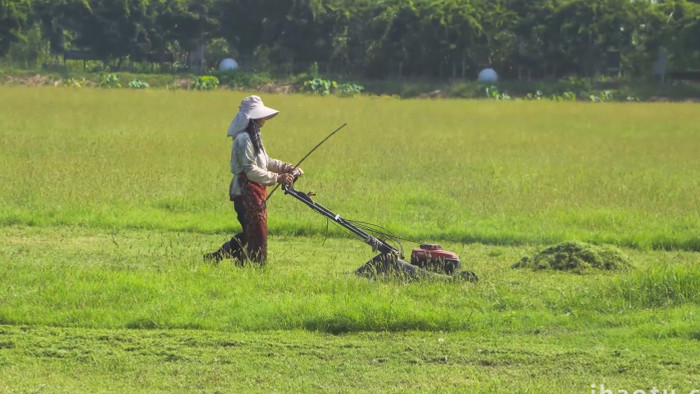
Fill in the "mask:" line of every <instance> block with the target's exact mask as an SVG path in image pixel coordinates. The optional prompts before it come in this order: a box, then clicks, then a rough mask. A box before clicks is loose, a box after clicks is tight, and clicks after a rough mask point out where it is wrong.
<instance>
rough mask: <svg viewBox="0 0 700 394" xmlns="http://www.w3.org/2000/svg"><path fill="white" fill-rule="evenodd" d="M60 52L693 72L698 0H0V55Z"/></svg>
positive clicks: (369, 69) (419, 67) (364, 68)
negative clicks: (659, 61) (657, 64)
mask: <svg viewBox="0 0 700 394" xmlns="http://www.w3.org/2000/svg"><path fill="white" fill-rule="evenodd" d="M13 43H14V44H13ZM13 46H14V47H21V46H24V48H23V50H20V49H15V50H14V51H13ZM28 46H29V48H27V47H28ZM66 49H81V50H84V51H87V52H89V53H90V56H93V57H94V58H95V59H100V60H102V61H104V62H105V63H106V64H108V65H109V66H110V67H114V68H118V67H121V66H123V64H124V62H139V61H146V60H148V59H150V60H152V61H154V60H155V59H157V58H164V57H169V56H170V55H172V56H174V60H175V61H176V62H177V63H179V64H181V65H182V66H183V67H192V66H193V65H196V66H197V67H198V68H199V69H201V67H200V66H202V65H203V60H202V52H204V53H203V54H204V57H205V59H206V64H208V65H209V67H212V66H215V65H216V64H218V62H219V61H220V60H221V59H222V58H223V57H228V56H231V57H235V58H236V59H237V60H239V62H240V64H241V65H242V66H243V67H246V68H249V69H256V70H264V71H275V72H285V73H293V72H299V71H306V70H308V69H309V68H311V67H313V65H314V64H317V65H318V67H319V70H320V71H321V72H324V73H329V74H338V75H355V76H364V77H388V76H407V77H442V78H448V77H449V78H465V77H472V76H474V75H475V73H476V71H477V70H479V69H480V68H482V67H484V66H488V65H490V66H492V67H494V68H496V69H497V70H498V71H499V73H500V74H501V75H503V76H506V77H516V76H518V75H529V76H563V75H579V76H590V75H594V74H597V73H606V72H609V71H610V70H617V69H619V68H620V66H621V69H622V70H623V72H624V73H625V74H627V75H631V76H639V75H649V74H650V73H651V65H652V62H653V61H654V60H655V59H656V58H657V57H658V54H659V51H660V50H661V49H663V50H664V51H665V52H666V53H667V57H668V62H669V66H671V67H673V68H676V69H697V68H700V1H698V0H661V1H634V0H528V1H524V0H327V1H320V0H294V1H288V0H109V1H107V0H60V1H57V0H0V56H4V57H5V58H6V60H10V61H12V62H15V63H24V64H31V63H35V64H36V63H37V62H40V61H42V59H43V60H44V61H46V60H47V59H50V57H51V56H50V55H51V54H54V55H55V56H58V55H60V54H62V53H63V51H64V50H66ZM166 55H167V56H166ZM615 72H616V71H615Z"/></svg>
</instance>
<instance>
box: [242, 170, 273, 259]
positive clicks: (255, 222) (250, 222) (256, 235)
mask: <svg viewBox="0 0 700 394" xmlns="http://www.w3.org/2000/svg"><path fill="white" fill-rule="evenodd" d="M241 183H242V184H241V189H242V190H243V206H244V208H245V222H246V228H245V234H244V237H245V243H244V245H245V249H244V250H245V252H246V255H245V256H244V257H245V258H246V259H248V260H250V261H252V262H254V263H256V264H259V265H264V264H265V262H266V261H267V209H266V206H265V199H266V197H267V191H266V190H265V186H263V185H260V184H258V183H255V182H250V181H248V180H247V179H242V182H241Z"/></svg>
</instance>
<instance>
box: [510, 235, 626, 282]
mask: <svg viewBox="0 0 700 394" xmlns="http://www.w3.org/2000/svg"><path fill="white" fill-rule="evenodd" d="M630 267H631V266H630V263H629V257H627V256H626V255H625V254H624V253H622V251H620V250H619V249H617V248H616V247H614V246H610V245H592V244H589V243H586V242H578V241H569V242H564V243H561V244H558V245H555V246H552V247H550V248H547V249H545V250H543V251H541V252H538V253H537V254H535V255H534V256H533V257H532V258H529V257H523V259H522V260H520V261H519V262H518V263H516V264H515V265H513V268H530V269H533V270H543V269H550V270H559V271H570V272H573V273H577V274H583V273H586V272H589V271H591V270H605V271H618V270H622V269H625V268H630Z"/></svg>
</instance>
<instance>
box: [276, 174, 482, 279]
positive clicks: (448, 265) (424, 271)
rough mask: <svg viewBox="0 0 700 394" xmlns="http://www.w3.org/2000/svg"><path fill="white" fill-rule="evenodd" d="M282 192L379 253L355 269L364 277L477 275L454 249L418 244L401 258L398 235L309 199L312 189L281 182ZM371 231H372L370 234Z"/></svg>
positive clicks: (475, 277) (456, 276) (469, 277)
mask: <svg viewBox="0 0 700 394" xmlns="http://www.w3.org/2000/svg"><path fill="white" fill-rule="evenodd" d="M282 189H283V190H284V192H285V194H289V195H291V196H292V197H294V198H296V199H297V200H299V201H301V202H303V203H304V204H306V205H307V206H308V207H309V208H311V209H313V210H314V211H316V212H318V213H320V214H321V215H323V216H325V217H326V218H327V219H329V220H332V221H334V222H335V223H338V224H339V225H341V226H343V227H345V228H346V229H348V230H349V231H350V232H352V233H353V234H355V235H357V236H358V237H359V238H361V239H362V240H363V241H364V242H365V243H367V244H368V245H370V246H371V247H372V250H373V251H379V254H378V255H377V256H375V257H374V258H372V259H371V260H369V261H368V262H366V263H365V264H364V265H362V266H361V267H360V268H358V269H357V270H355V274H356V275H358V276H362V277H367V278H375V277H377V276H379V275H391V276H398V277H401V278H407V279H423V278H432V279H437V280H446V281H455V280H466V281H470V282H475V281H477V280H478V276H477V275H476V274H475V273H474V272H471V271H466V270H460V268H461V266H462V263H461V261H460V260H459V256H457V254H456V253H453V252H449V251H446V250H443V249H442V247H441V246H440V245H438V244H420V246H419V247H418V248H415V249H413V251H412V252H411V259H410V261H411V262H410V263H408V262H406V261H404V260H403V258H404V257H403V247H401V242H400V241H401V239H400V238H399V237H397V236H395V235H393V234H392V233H391V232H389V231H388V230H386V229H384V228H382V227H379V226H377V225H374V224H371V223H366V222H358V221H353V220H349V219H344V218H342V217H340V215H338V214H336V213H335V212H333V211H331V210H329V209H328V208H326V207H324V206H323V205H321V204H319V203H317V202H315V201H314V200H312V199H311V197H312V196H314V194H313V193H311V192H309V193H302V192H299V191H297V190H296V189H295V188H294V184H291V185H284V186H282ZM373 234H374V235H373ZM379 237H382V238H384V239H390V240H392V241H394V242H396V243H397V244H398V245H399V248H396V247H394V246H392V245H390V244H389V243H388V242H387V241H385V240H384V239H382V238H379Z"/></svg>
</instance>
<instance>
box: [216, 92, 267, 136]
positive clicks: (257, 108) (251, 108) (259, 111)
mask: <svg viewBox="0 0 700 394" xmlns="http://www.w3.org/2000/svg"><path fill="white" fill-rule="evenodd" d="M278 113H280V111H278V110H276V109H272V108H269V107H266V106H265V104H263V102H262V99H261V98H260V97H258V96H248V97H246V98H244V99H243V100H241V105H240V106H238V114H236V117H235V118H233V121H232V122H231V125H230V126H229V127H228V136H229V137H234V138H235V137H236V136H237V135H238V134H239V133H241V132H242V131H243V130H245V129H246V127H248V122H250V120H251V119H270V118H274V117H275V116H277V114H278Z"/></svg>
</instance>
